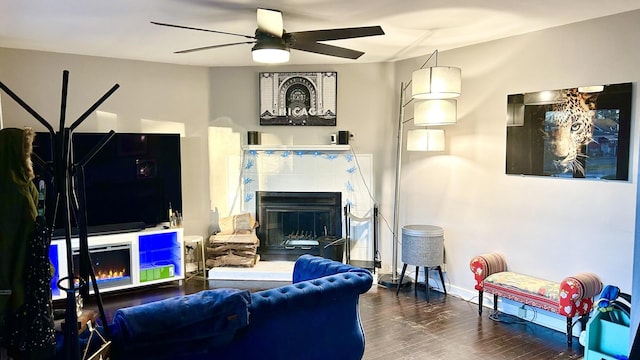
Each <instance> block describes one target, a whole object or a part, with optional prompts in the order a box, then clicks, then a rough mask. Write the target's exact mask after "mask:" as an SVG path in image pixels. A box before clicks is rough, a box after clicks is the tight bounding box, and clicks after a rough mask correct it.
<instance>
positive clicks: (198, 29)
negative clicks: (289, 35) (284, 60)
mask: <svg viewBox="0 0 640 360" xmlns="http://www.w3.org/2000/svg"><path fill="white" fill-rule="evenodd" d="M151 23H152V24H153V25H160V26H168V27H174V28H178V29H187V30H197V31H206V32H212V33H216V34H225V35H234V36H242V37H244V38H247V39H255V37H253V36H249V35H242V34H236V33H230V32H226V31H218V30H209V29H201V28H195V27H191V26H183V25H174V24H165V23H160V22H156V21H151Z"/></svg>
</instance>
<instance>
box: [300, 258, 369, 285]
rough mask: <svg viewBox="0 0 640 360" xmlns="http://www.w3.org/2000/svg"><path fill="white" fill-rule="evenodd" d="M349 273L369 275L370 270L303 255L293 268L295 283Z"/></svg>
mask: <svg viewBox="0 0 640 360" xmlns="http://www.w3.org/2000/svg"><path fill="white" fill-rule="evenodd" d="M347 272H363V273H369V274H370V272H369V270H366V269H361V268H357V267H355V266H351V265H347V264H343V263H341V262H339V261H334V260H330V259H325V258H323V257H320V256H312V255H302V256H300V257H299V258H298V259H297V260H296V263H295V264H294V266H293V283H294V284H296V283H299V282H302V281H307V280H312V279H318V278H321V277H324V276H329V275H336V274H341V273H347Z"/></svg>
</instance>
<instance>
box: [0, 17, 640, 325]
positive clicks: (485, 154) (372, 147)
mask: <svg viewBox="0 0 640 360" xmlns="http://www.w3.org/2000/svg"><path fill="white" fill-rule="evenodd" d="M639 33H640V11H634V12H629V13H625V14H621V15H615V16H610V17H605V18H601V19H596V20H592V21H587V22H581V23H576V24H572V25H568V26H563V27H558V28H554V29H549V30H544V31H539V32H535V33H531V34H526V35H522V36H516V37H512V38H508V39H502V40H497V41H493V42H488V43H484V44H480V45H475V46H469V47H465V48H461V49H455V50H451V51H446V52H441V53H440V56H439V64H440V65H452V66H459V67H461V68H462V74H463V83H462V92H463V94H462V96H461V97H460V98H459V99H458V118H459V122H458V124H457V125H455V126H450V127H447V128H446V131H447V152H446V154H444V155H428V154H418V153H406V154H405V156H404V166H403V177H402V189H403V191H402V196H401V202H400V214H401V221H400V223H401V225H406V224H414V223H415V224H433V225H439V226H442V227H444V229H445V247H446V262H447V270H448V271H447V280H448V282H449V284H448V286H450V289H451V291H452V292H453V293H458V294H460V295H461V296H463V297H465V296H466V297H472V296H473V295H474V292H473V291H472V289H473V277H472V276H471V273H470V272H469V270H468V261H469V259H470V258H471V257H472V256H473V255H476V254H479V253H483V252H488V251H494V250H497V251H501V252H502V253H504V254H505V256H506V257H507V259H508V264H509V267H510V268H511V269H512V270H515V271H521V272H524V273H528V274H531V275H536V276H539V277H543V278H549V279H552V280H558V281H559V280H561V279H562V277H564V276H567V275H570V274H573V273H575V272H579V271H593V272H595V273H597V274H599V275H600V276H601V277H602V280H603V282H604V283H605V284H614V285H618V286H620V287H621V289H622V291H625V292H631V290H632V287H633V286H634V285H635V286H636V287H637V286H638V284H640V282H639V281H638V280H637V277H635V278H634V277H633V276H632V273H633V267H634V265H633V259H634V243H635V233H636V213H637V205H636V204H637V203H638V201H637V199H638V192H637V179H638V171H637V169H638V166H637V164H638V140H639V138H640V136H639V129H638V126H637V125H636V122H637V111H636V109H637V108H638V105H639V101H638V96H637V95H636V94H635V92H636V91H637V86H636V85H637V84H636V83H637V81H638V78H640V67H639V66H638V64H639V63H640V49H639V48H638V47H637V34H639ZM426 50H427V49H426ZM428 50H431V49H428ZM426 56H428V54H426V55H425V57H420V58H416V59H410V60H405V61H401V62H398V63H393V64H361V65H341V66H328V65H325V66H297V67H296V66H282V67H248V68H212V69H205V68H198V67H185V66H174V65H163V64H150V63H141V62H136V61H122V60H114V59H101V58H91V57H82V56H73V55H61V54H50V53H39V52H32V51H21V50H10V49H0V79H1V80H2V81H3V82H4V83H5V84H7V85H8V86H9V87H11V88H12V89H14V90H15V91H16V92H17V93H18V94H19V95H21V96H23V97H24V99H25V100H26V101H27V102H28V103H30V104H33V105H34V108H36V109H37V110H38V111H41V112H42V113H43V115H45V116H46V117H48V118H53V119H56V120H53V122H57V117H58V112H59V109H58V107H59V93H60V79H61V74H62V70H63V69H69V70H71V83H70V84H71V87H70V96H69V100H70V104H72V105H71V107H70V112H71V114H75V115H70V117H71V118H73V117H74V116H77V114H79V113H80V112H81V111H83V110H84V109H85V108H86V106H89V105H90V104H92V103H93V101H95V99H97V98H98V97H99V96H101V95H102V93H103V92H104V91H106V89H108V88H109V87H110V86H111V85H112V84H113V83H115V82H118V83H120V84H121V85H122V89H121V90H119V91H118V93H117V95H115V96H114V98H113V99H110V100H108V101H107V103H105V105H104V106H103V107H101V110H104V111H106V112H110V113H114V114H117V116H118V125H119V126H123V127H129V126H134V127H137V126H138V125H137V124H138V123H140V122H141V119H151V120H154V121H160V122H175V123H182V124H184V126H185V136H186V141H185V143H186V148H187V151H186V152H185V156H184V157H183V159H184V164H183V167H184V169H183V180H184V182H183V185H184V192H185V204H184V213H185V217H186V218H187V220H190V221H192V223H187V229H186V230H187V232H204V233H206V229H207V226H208V224H209V214H208V212H209V210H210V209H213V208H215V207H216V206H217V203H218V202H219V201H220V197H223V196H224V193H223V192H224V191H225V190H224V186H219V187H216V186H212V187H211V189H213V191H212V193H211V194H209V191H210V190H209V188H210V180H209V177H210V176H212V175H211V174H217V176H223V175H224V174H223V172H224V166H225V164H220V163H217V161H221V160H220V159H219V158H216V157H215V155H213V154H208V151H207V149H208V144H209V143H211V142H213V143H215V142H216V141H217V140H218V139H211V138H208V135H207V130H208V128H210V127H227V128H229V129H230V133H232V134H235V137H236V140H234V141H235V142H236V143H237V145H239V143H242V142H243V141H245V140H244V136H245V135H244V134H245V133H246V130H259V131H261V132H265V133H267V134H268V135H269V137H270V139H272V140H273V141H279V142H281V143H283V144H314V143H325V139H326V138H327V136H328V134H329V133H332V132H335V131H336V130H338V129H346V130H350V131H353V132H354V133H355V134H356V140H355V141H354V142H353V146H354V149H355V150H356V151H357V152H361V153H371V154H373V158H374V171H375V185H374V187H373V191H372V195H373V197H374V198H375V199H376V201H377V202H378V203H379V205H380V211H381V214H382V215H383V216H384V217H385V218H386V219H387V220H388V221H389V223H390V222H391V218H392V214H393V186H394V182H393V171H394V161H395V144H394V141H395V136H396V134H395V129H396V126H397V125H396V124H397V121H398V119H397V113H398V92H399V84H400V82H401V81H408V79H409V78H410V74H411V71H412V70H414V69H415V68H417V67H418V66H419V65H420V64H422V62H423V61H424V60H425V59H426ZM296 70H303V71H321V70H335V71H338V99H339V100H338V112H339V114H338V126H337V127H335V128H290V127H260V126H259V125H258V120H257V115H258V113H257V108H258V92H257V81H258V80H257V74H258V72H260V71H296ZM620 82H633V83H634V97H633V109H634V110H633V114H632V115H633V124H632V139H631V146H632V152H631V164H630V165H631V173H630V179H631V180H630V181H628V182H617V181H616V182H613V181H611V182H602V181H590V180H565V179H551V178H539V177H524V176H507V175H505V174H504V161H505V150H504V149H505V133H506V130H505V110H506V96H507V94H510V93H516V92H527V91H537V90H546V89H560V88H567V87H575V86H581V85H592V84H610V83H620ZM1 96H2V106H3V114H4V122H5V126H21V125H31V126H37V125H38V124H37V123H35V122H34V120H32V119H31V118H30V117H29V116H28V115H25V114H24V112H23V111H22V110H20V109H17V108H16V106H15V105H14V104H13V103H12V101H11V100H10V99H8V98H7V97H6V95H4V94H2V95H1ZM90 122H91V119H89V120H87V123H90ZM174 125H175V124H174ZM269 137H268V138H269ZM211 158H214V159H216V161H212V160H211ZM210 166H211V167H212V169H211V171H209V167H210ZM211 182H212V183H215V181H214V180H212V181H211ZM226 185H228V184H226ZM207 201H209V203H207ZM594 209H597V210H594ZM380 229H381V242H382V249H381V252H382V255H383V264H384V266H385V267H386V268H385V269H384V270H385V271H388V270H389V266H390V263H391V259H390V258H391V234H390V229H389V228H388V226H387V224H386V223H385V222H382V223H381V225H380ZM636 267H638V265H636ZM638 270H640V269H638ZM635 292H636V293H638V290H637V289H636V291H635ZM636 302H637V301H636ZM637 323H638V316H637V315H636V316H634V324H637ZM634 328H635V325H634Z"/></svg>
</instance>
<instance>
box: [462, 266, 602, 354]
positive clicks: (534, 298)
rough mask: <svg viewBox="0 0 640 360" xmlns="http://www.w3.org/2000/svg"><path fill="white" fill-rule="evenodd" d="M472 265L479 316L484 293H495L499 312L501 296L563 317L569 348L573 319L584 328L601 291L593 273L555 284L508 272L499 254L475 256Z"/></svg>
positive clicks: (581, 274) (496, 307) (495, 301)
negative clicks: (577, 317)
mask: <svg viewBox="0 0 640 360" xmlns="http://www.w3.org/2000/svg"><path fill="white" fill-rule="evenodd" d="M469 265H470V268H471V271H472V272H473V274H474V277H475V280H476V285H475V288H476V290H478V293H479V298H478V314H480V315H482V295H483V292H485V291H486V292H487V293H489V294H493V297H494V301H493V308H494V310H496V311H497V310H498V296H500V297H503V298H507V299H510V300H513V301H517V302H520V303H523V304H526V305H529V306H532V307H536V308H539V309H544V310H547V311H550V312H553V313H556V314H560V315H562V316H565V317H566V318H567V345H568V346H571V344H572V340H573V335H572V328H573V318H574V317H576V316H579V317H580V321H581V322H582V323H583V328H584V325H585V323H586V320H587V315H588V314H589V312H590V311H591V306H592V305H593V297H594V296H596V295H598V294H599V293H600V291H602V281H600V278H599V277H598V276H597V275H595V274H592V273H580V274H577V275H574V276H569V277H566V278H564V279H563V280H562V281H561V282H554V281H549V280H544V279H539V278H536V277H533V276H529V275H524V274H520V273H516V272H510V271H507V263H506V261H505V259H504V257H503V256H502V255H501V254H498V253H490V254H484V255H479V256H476V257H474V258H473V259H471V262H470V264H469Z"/></svg>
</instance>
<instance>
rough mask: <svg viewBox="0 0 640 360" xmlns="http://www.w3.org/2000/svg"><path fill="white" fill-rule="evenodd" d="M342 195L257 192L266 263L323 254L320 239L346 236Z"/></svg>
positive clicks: (258, 232)
mask: <svg viewBox="0 0 640 360" xmlns="http://www.w3.org/2000/svg"><path fill="white" fill-rule="evenodd" d="M341 204H342V194H341V193H340V192H268V191H258V192H256V215H257V220H258V222H259V224H260V226H259V227H258V229H257V231H256V234H257V236H258V238H259V239H260V247H259V248H258V253H259V254H260V257H261V259H262V260H267V261H268V260H290V261H294V260H295V259H297V258H298V256H300V255H302V254H313V255H319V253H320V250H319V248H318V246H319V245H318V244H319V241H318V240H319V239H320V238H321V237H326V236H332V237H335V238H337V239H339V238H341V237H342V220H341Z"/></svg>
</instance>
